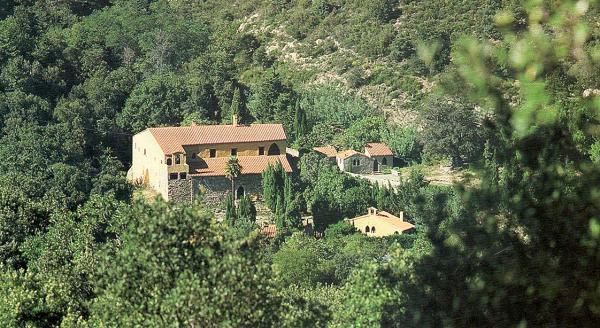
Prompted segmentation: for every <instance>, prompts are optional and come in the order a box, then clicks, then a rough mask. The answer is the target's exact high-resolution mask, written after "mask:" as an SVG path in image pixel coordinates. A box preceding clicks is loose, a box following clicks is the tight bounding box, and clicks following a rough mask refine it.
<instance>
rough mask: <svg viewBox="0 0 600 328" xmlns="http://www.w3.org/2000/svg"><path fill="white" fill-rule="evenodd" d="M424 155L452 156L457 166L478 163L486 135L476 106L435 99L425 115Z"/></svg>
mask: <svg viewBox="0 0 600 328" xmlns="http://www.w3.org/2000/svg"><path fill="white" fill-rule="evenodd" d="M421 119H422V121H423V124H424V131H423V135H422V136H423V145H424V149H423V150H424V152H425V153H427V154H429V155H430V156H434V157H435V156H442V157H444V156H448V157H449V158H450V159H451V163H452V166H453V167H460V166H461V165H462V164H464V163H468V162H472V161H477V160H479V158H480V156H481V151H482V149H483V144H484V135H483V132H482V129H481V123H480V121H479V120H478V119H477V117H476V115H475V112H474V108H473V106H469V105H466V103H465V101H464V100H461V99H459V98H455V97H442V96H434V97H432V98H431V99H429V101H428V103H427V105H426V106H425V108H424V109H423V111H422V112H421Z"/></svg>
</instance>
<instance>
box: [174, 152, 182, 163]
mask: <svg viewBox="0 0 600 328" xmlns="http://www.w3.org/2000/svg"><path fill="white" fill-rule="evenodd" d="M177 164H181V156H180V155H179V154H177V155H175V165H177Z"/></svg>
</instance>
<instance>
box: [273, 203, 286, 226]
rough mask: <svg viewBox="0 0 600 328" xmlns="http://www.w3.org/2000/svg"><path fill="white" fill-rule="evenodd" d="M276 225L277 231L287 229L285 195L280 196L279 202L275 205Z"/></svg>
mask: <svg viewBox="0 0 600 328" xmlns="http://www.w3.org/2000/svg"><path fill="white" fill-rule="evenodd" d="M275 225H276V226H277V230H278V231H281V230H282V229H284V228H285V226H286V222H285V204H284V200H283V195H281V194H279V195H278V197H277V202H276V205H275Z"/></svg>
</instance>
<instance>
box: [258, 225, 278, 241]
mask: <svg viewBox="0 0 600 328" xmlns="http://www.w3.org/2000/svg"><path fill="white" fill-rule="evenodd" d="M260 233H262V234H263V235H264V236H265V237H269V238H273V237H275V235H277V226H276V225H274V224H267V225H264V226H262V227H261V228H260Z"/></svg>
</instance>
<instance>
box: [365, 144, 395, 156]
mask: <svg viewBox="0 0 600 328" xmlns="http://www.w3.org/2000/svg"><path fill="white" fill-rule="evenodd" d="M365 153H366V154H367V155H368V156H393V155H394V154H393V153H392V150H391V149H390V147H388V146H387V145H386V144H382V143H368V144H367V145H366V146H365Z"/></svg>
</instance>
